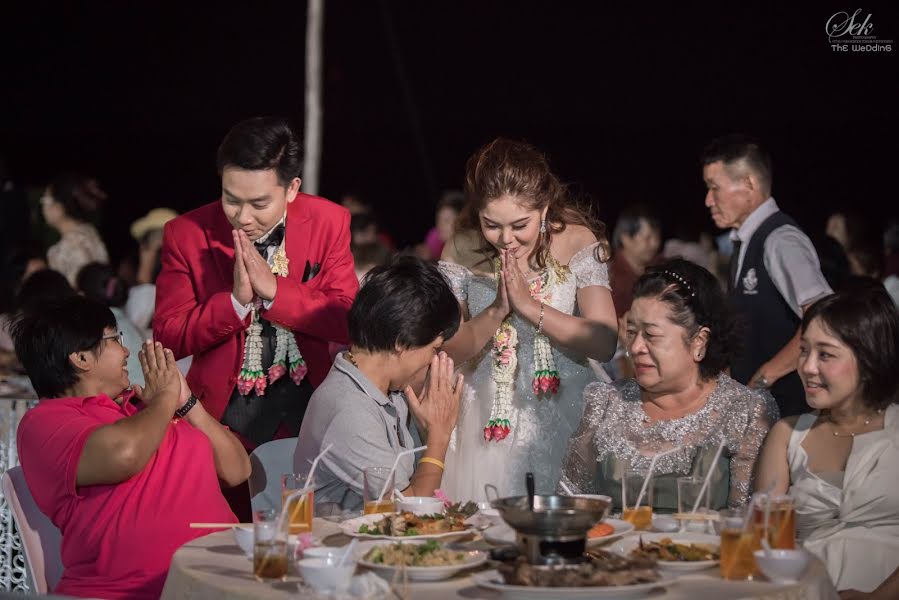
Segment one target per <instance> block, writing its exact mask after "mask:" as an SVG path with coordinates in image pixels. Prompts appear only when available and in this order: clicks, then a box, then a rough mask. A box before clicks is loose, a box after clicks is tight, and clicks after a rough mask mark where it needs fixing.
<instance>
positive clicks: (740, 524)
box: [717, 506, 756, 581]
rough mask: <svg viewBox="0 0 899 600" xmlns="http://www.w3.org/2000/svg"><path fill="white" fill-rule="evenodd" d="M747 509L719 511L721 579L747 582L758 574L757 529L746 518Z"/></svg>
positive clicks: (743, 507)
mask: <svg viewBox="0 0 899 600" xmlns="http://www.w3.org/2000/svg"><path fill="white" fill-rule="evenodd" d="M746 510H747V509H746V507H745V506H741V507H739V508H726V509H722V510H720V511H718V525H717V527H718V531H719V533H720V534H721V564H720V568H721V577H722V578H723V579H729V580H731V581H734V580H747V579H752V578H753V576H754V575H755V573H756V566H755V558H754V557H753V556H752V553H753V551H755V544H756V539H755V527H754V526H753V523H751V522H750V519H747V517H746Z"/></svg>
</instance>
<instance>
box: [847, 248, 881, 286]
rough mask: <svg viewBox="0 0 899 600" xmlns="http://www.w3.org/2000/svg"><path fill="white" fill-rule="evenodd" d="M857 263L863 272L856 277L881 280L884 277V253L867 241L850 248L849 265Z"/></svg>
mask: <svg viewBox="0 0 899 600" xmlns="http://www.w3.org/2000/svg"><path fill="white" fill-rule="evenodd" d="M853 262H855V264H856V265H858V267H859V268H860V269H861V270H862V272H861V273H855V275H863V276H865V277H872V278H874V279H880V277H881V276H882V275H883V262H884V261H883V251H882V250H881V249H880V248H878V247H877V246H876V245H875V244H872V243H870V242H867V241H861V242H856V243H855V244H854V245H853V246H851V247H850V248H849V264H850V265H852V263H853Z"/></svg>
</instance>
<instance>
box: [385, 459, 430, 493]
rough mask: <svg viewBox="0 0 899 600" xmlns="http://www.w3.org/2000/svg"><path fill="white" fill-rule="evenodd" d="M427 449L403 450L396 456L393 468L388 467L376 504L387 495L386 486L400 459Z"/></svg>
mask: <svg viewBox="0 0 899 600" xmlns="http://www.w3.org/2000/svg"><path fill="white" fill-rule="evenodd" d="M427 449H428V447H427V446H419V447H418V448H412V449H411V450H403V451H402V452H400V453H399V454H397V455H396V460H394V461H393V466H392V467H390V472H389V473H387V479H386V480H385V481H384V487H383V488H381V493H380V494H378V502H379V503H380V502H381V499H382V498H383V497H384V494H386V493H387V486H388V485H389V484H390V478H391V477H392V476H393V474H394V473H395V472H396V467H397V465H398V464H400V459H401V458H402V457H404V456H405V455H407V454H415V453H416V452H419V451H421V450H427Z"/></svg>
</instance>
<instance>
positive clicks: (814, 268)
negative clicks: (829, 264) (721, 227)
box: [730, 198, 833, 317]
mask: <svg viewBox="0 0 899 600" xmlns="http://www.w3.org/2000/svg"><path fill="white" fill-rule="evenodd" d="M779 210H780V209H779V208H778V206H777V203H776V202H775V201H774V198H768V199H767V200H765V201H764V202H763V203H762V204H761V205H759V207H758V208H756V209H755V210H754V211H752V213H751V214H750V215H749V216H748V217H747V218H746V220H745V221H744V222H743V224H742V225H741V226H740V228H739V229H734V230H731V232H730V239H731V240H734V241H735V240H740V242H741V243H742V244H741V246H740V256H739V257H738V258H737V261H738V262H737V271H736V272H737V274H738V276H739V273H740V272H741V269H742V268H743V258H744V257H745V256H746V249H747V247H748V246H749V240H750V239H752V236H753V234H754V233H755V232H756V230H757V229H758V228H759V226H761V224H762V223H764V222H765V220H766V219H767V218H768V217H770V216H771V215H773V214H774V213H776V212H778V211H779ZM764 257H765V269H766V270H767V271H768V275H770V277H771V281H772V282H773V283H774V287H776V288H777V291H778V292H780V295H781V296H782V297H783V299H784V300H785V301H786V302H787V304H789V305H790V308H791V309H792V310H793V312H794V313H796V315H797V316H800V317H801V316H802V307H803V306H805V305H807V304H810V303H812V302H814V301H816V300H818V299H820V298H823V297H824V296H828V295H830V294H832V293H833V290H832V289H831V288H830V286H829V285H828V284H827V280H825V279H824V275H823V274H822V273H821V263H820V262H819V261H818V253H817V252H815V247H814V246H813V245H812V241H811V240H810V239H809V238H808V236H807V235H805V234H804V233H803V232H802V231H800V230H799V229H797V228H796V227H793V226H792V225H784V226H783V227H778V228H777V229H775V230H774V231H772V232H771V234H770V235H769V236H768V237H767V239H766V240H765V254H764ZM732 283H736V282H732Z"/></svg>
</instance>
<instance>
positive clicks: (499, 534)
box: [484, 519, 634, 548]
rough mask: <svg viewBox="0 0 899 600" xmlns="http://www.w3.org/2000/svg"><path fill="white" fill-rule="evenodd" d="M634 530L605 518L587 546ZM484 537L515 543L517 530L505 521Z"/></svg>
mask: <svg viewBox="0 0 899 600" xmlns="http://www.w3.org/2000/svg"><path fill="white" fill-rule="evenodd" d="M633 530H634V526H633V524H631V523H628V522H627V521H622V520H621V519H603V520H602V521H600V522H599V523H597V524H596V525H594V526H593V528H592V529H591V530H590V531H588V532H587V547H588V548H590V547H591V546H601V545H604V544H608V543H611V542H613V541H615V540H617V539H620V538H621V536H623V535H624V534H626V533H630V532H631V531H633ZM484 539H485V540H487V541H488V542H490V543H491V544H514V543H515V530H514V529H512V528H511V527H509V526H508V525H506V524H505V523H503V524H502V525H494V526H493V527H490V528H488V529H487V530H486V531H485V532H484Z"/></svg>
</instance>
